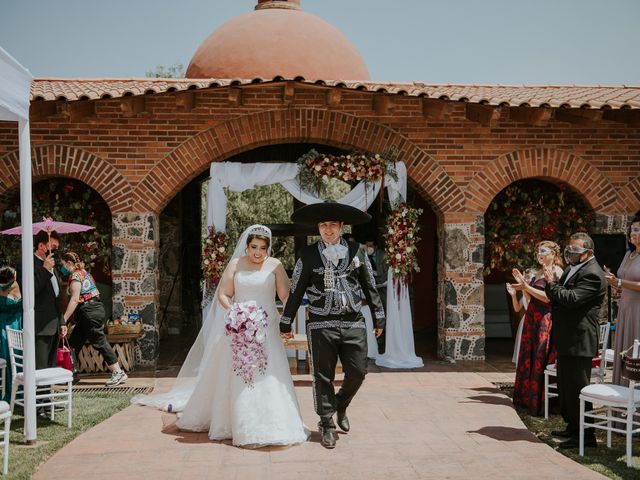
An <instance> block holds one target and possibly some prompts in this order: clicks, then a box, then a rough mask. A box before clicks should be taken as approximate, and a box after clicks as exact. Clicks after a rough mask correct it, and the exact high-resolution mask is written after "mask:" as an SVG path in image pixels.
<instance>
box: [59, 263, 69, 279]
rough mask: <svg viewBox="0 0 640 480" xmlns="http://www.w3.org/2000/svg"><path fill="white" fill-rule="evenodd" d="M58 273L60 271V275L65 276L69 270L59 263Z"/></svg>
mask: <svg viewBox="0 0 640 480" xmlns="http://www.w3.org/2000/svg"><path fill="white" fill-rule="evenodd" d="M60 273H62V275H64V276H65V277H66V276H67V275H69V273H70V272H69V269H68V268H67V267H65V266H64V265H60Z"/></svg>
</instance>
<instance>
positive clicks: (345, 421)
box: [336, 409, 350, 432]
mask: <svg viewBox="0 0 640 480" xmlns="http://www.w3.org/2000/svg"><path fill="white" fill-rule="evenodd" d="M336 413H337V418H336V420H337V421H338V426H339V427H340V428H341V429H342V431H343V432H348V431H349V428H350V427H349V417H347V409H344V410H338V411H337V412H336Z"/></svg>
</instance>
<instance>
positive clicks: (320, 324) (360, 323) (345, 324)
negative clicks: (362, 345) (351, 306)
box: [307, 312, 366, 330]
mask: <svg viewBox="0 0 640 480" xmlns="http://www.w3.org/2000/svg"><path fill="white" fill-rule="evenodd" d="M307 328H308V329H310V330H315V329H318V328H366V324H365V321H364V317H363V316H362V314H361V313H360V312H358V313H346V314H344V315H324V316H320V315H314V314H312V313H309V318H308V319H307Z"/></svg>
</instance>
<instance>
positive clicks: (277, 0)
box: [255, 0, 300, 10]
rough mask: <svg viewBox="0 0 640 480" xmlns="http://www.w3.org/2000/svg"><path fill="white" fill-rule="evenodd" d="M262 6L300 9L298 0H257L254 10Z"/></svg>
mask: <svg viewBox="0 0 640 480" xmlns="http://www.w3.org/2000/svg"><path fill="white" fill-rule="evenodd" d="M264 8H288V9H290V10H300V0H258V4H257V5H256V8H255V9H256V10H262V9H264Z"/></svg>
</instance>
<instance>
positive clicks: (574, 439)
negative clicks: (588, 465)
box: [543, 233, 607, 448]
mask: <svg viewBox="0 0 640 480" xmlns="http://www.w3.org/2000/svg"><path fill="white" fill-rule="evenodd" d="M593 252H594V245H593V240H592V239H591V237H590V236H589V235H587V234H586V233H574V234H573V235H571V238H570V239H569V244H568V245H567V246H566V247H565V250H564V256H565V259H566V261H567V263H568V264H569V267H568V268H567V269H566V270H565V271H564V273H563V274H562V276H561V277H560V280H558V281H555V279H554V275H553V269H552V267H544V270H543V271H544V277H545V279H546V280H547V286H546V293H547V297H549V299H550V300H551V313H552V318H553V330H552V332H553V333H552V335H553V338H554V340H555V345H556V349H557V352H558V396H559V400H560V413H561V414H562V418H563V419H564V421H565V422H567V426H566V429H565V430H561V431H554V432H552V434H553V435H555V436H558V437H564V438H568V440H566V441H565V442H563V443H562V444H560V448H577V447H578V434H579V428H580V399H579V396H580V390H582V388H583V387H585V386H587V385H589V383H590V382H591V360H592V359H593V357H594V356H595V355H596V353H597V352H598V330H599V329H598V323H599V322H598V317H599V312H600V305H601V304H602V300H603V298H604V296H605V294H606V291H607V282H606V279H605V277H604V272H603V271H602V269H601V268H600V266H599V265H598V263H597V262H596V259H595V257H594V255H593ZM591 408H592V406H591V404H590V403H587V404H586V405H585V410H587V411H588V410H591ZM585 445H586V446H587V447H595V446H596V445H597V444H596V437H595V433H594V430H593V429H592V428H590V429H587V430H585Z"/></svg>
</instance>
